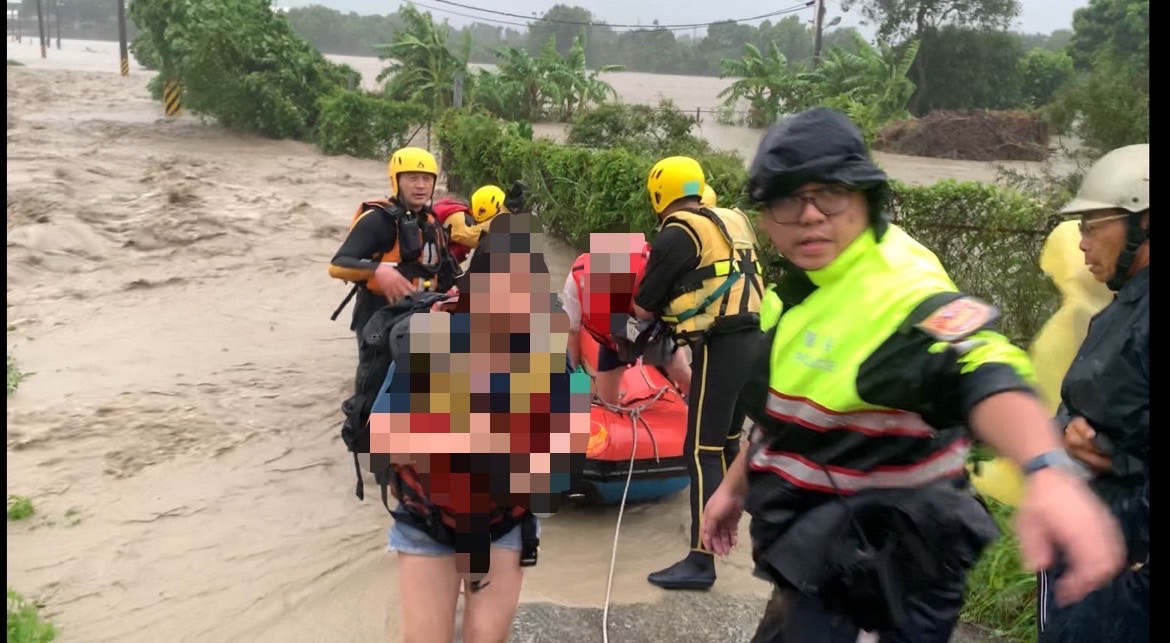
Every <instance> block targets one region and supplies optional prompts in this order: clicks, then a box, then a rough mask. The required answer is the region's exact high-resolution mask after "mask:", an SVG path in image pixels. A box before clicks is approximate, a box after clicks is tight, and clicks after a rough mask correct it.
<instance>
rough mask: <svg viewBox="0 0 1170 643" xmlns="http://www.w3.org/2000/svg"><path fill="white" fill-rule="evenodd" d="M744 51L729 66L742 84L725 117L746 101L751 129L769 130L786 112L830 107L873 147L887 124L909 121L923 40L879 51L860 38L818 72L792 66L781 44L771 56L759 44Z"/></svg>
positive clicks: (731, 90) (832, 52)
mask: <svg viewBox="0 0 1170 643" xmlns="http://www.w3.org/2000/svg"><path fill="white" fill-rule="evenodd" d="M744 48H745V50H746V53H745V54H744V56H743V57H741V58H739V59H735V60H724V61H723V68H724V74H725V75H727V76H736V77H739V80H737V81H735V82H734V83H732V84H731V85H730V86H729V87H728V88H727V89H725V90H724V91H723V92H722V93H720V94H719V97H720V98H725V100H724V110H725V113H729V112H730V110H731V109H732V108H733V107H734V105H735V104H736V103H737V102H738V101H740V100H746V101H747V102H748V106H749V110H748V117H747V119H746V123H747V124H748V125H750V126H753V127H763V126H766V125H767V124H768V123H771V122H772V121H774V120H775V119H776V117H777V116H778V115H779V114H780V113H782V112H797V111H801V110H804V109H808V108H810V107H813V106H815V105H824V106H828V107H832V108H835V109H838V110H840V111H842V112H844V113H846V114H847V115H849V116H850V117H851V118H852V119H853V120H854V122H855V123H857V125H858V126H859V127H860V128H861V129H862V131H863V132H864V133H865V136H866V138H867V140H868V141H870V142H873V140H874V139H875V138H876V137H877V133H878V131H879V130H880V129H881V127H882V126H883V125H885V124H886V123H889V122H891V121H894V120H900V119H903V118H906V117H908V116H909V114H908V112H907V111H906V105H907V102H908V101H909V99H910V96H911V95H912V94H913V93H914V83H913V82H911V81H910V79H909V78H907V73H909V71H910V68H911V65H913V64H914V61H915V59H916V58H917V56H918V42H917V41H910V42H908V43H905V44H904V45H903V46H901V47H892V46H890V45H889V44H888V43H886V42H880V43H879V44H878V46H877V47H874V46H872V45H870V44H869V43H868V42H866V41H865V39H864V38H862V37H861V36H860V35H856V34H855V35H854V37H853V40H852V41H851V42H850V43H849V46H847V47H846V46H842V47H832V48H830V49H829V50H828V51H827V52H826V53H825V55H824V60H823V61H822V62H821V64H820V65H819V66H818V67H817V68H816V69H814V70H812V71H805V70H804V68H803V67H802V66H800V65H797V66H794V67H790V66H789V65H788V63H787V62H786V61H785V59H784V56H783V54H781V53H780V50H779V48H778V47H777V46H776V44H775V43H773V44H772V45H771V48H770V49H769V53H768V55H767V56H762V55H761V53H760V51H759V50H758V49H756V47H755V46H754V45H751V44H748V45H745V46H744Z"/></svg>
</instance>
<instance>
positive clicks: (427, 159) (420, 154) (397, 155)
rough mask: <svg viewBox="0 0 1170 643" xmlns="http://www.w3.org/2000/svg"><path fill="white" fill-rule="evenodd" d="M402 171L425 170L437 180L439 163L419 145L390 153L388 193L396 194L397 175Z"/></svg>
mask: <svg viewBox="0 0 1170 643" xmlns="http://www.w3.org/2000/svg"><path fill="white" fill-rule="evenodd" d="M403 172H425V173H426V174H430V175H432V176H434V177H435V180H436V181H438V180H439V164H438V163H437V162H436V161H435V157H434V156H433V155H431V153H430V152H428V151H426V150H424V149H422V148H421V147H404V148H402V149H400V150H397V151H395V152H394V154H391V155H390V167H389V168H388V170H387V173H388V174H389V175H390V193H391V194H392V195H394V196H398V175H399V174H402V173H403Z"/></svg>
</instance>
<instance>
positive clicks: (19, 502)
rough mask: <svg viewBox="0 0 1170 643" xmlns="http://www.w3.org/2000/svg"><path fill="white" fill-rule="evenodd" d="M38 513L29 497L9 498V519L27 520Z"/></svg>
mask: <svg viewBox="0 0 1170 643" xmlns="http://www.w3.org/2000/svg"><path fill="white" fill-rule="evenodd" d="M34 513H36V510H35V509H33V503H32V499H31V498H29V497H28V496H8V519H9V520H27V519H29V518H32V515H33V514H34Z"/></svg>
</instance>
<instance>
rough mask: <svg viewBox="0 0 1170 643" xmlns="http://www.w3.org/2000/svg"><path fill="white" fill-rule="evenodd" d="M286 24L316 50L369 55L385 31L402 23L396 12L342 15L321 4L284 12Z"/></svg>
mask: <svg viewBox="0 0 1170 643" xmlns="http://www.w3.org/2000/svg"><path fill="white" fill-rule="evenodd" d="M285 17H286V19H287V20H288V23H289V25H290V26H291V27H292V28H293V29H294V30H295V31H296V32H297V33H298V34H300V35H301V36H302V37H303V38H305V39H306V40H308V41H309V42H311V43H313V44H314V45H315V46H316V47H317V48H318V49H320V50H321V51H324V52H328V53H331V54H343V55H350V56H370V55H373V54H374V46H375V45H378V44H381V43H384V42H386V34H390V33H394V32H395V31H397V30H398V29H401V28H402V26H403V21H402V18H401V15H400V14H399V13H397V12H396V13H393V14H390V15H388V16H371V15H358V14H357V13H349V14H343V13H341V12H340V11H338V10H336V9H330V8H328V7H323V6H321V5H317V4H314V5H309V6H307V7H295V8H292V9H289V10H288V13H286V14H285Z"/></svg>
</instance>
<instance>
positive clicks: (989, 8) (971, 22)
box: [841, 0, 1020, 40]
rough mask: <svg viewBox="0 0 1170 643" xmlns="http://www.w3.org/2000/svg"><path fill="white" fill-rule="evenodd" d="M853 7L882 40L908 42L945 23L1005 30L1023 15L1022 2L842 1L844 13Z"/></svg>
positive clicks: (976, 0) (939, 0)
mask: <svg viewBox="0 0 1170 643" xmlns="http://www.w3.org/2000/svg"><path fill="white" fill-rule="evenodd" d="M854 8H860V10H861V16H862V18H864V19H865V20H866V22H868V23H869V24H873V25H876V26H877V29H878V37H879V38H886V39H902V40H909V39H911V38H917V37H922V36H924V35H925V32H926V31H928V30H937V29H939V28H941V27H942V26H943V25H946V24H950V25H955V26H957V27H972V28H976V29H988V30H993V31H1002V30H1004V29H1007V27H1008V25H1010V24H1011V22H1012V20H1014V19H1015V18H1016V16H1018V15H1019V14H1020V0H915V1H914V2H891V1H890V0H842V2H841V9H842V10H844V11H849V10H851V9H854Z"/></svg>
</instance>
